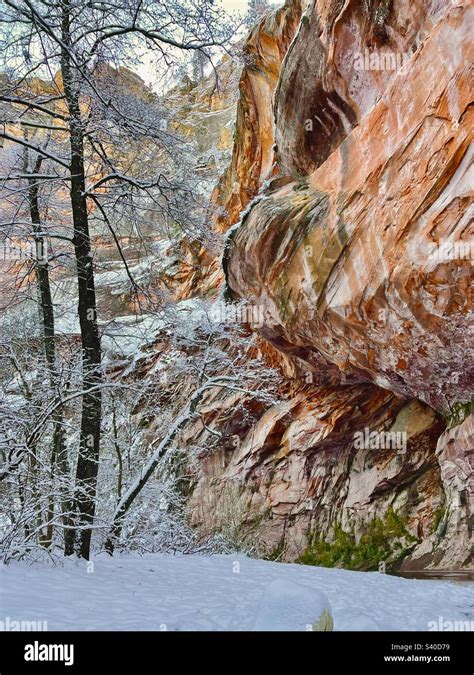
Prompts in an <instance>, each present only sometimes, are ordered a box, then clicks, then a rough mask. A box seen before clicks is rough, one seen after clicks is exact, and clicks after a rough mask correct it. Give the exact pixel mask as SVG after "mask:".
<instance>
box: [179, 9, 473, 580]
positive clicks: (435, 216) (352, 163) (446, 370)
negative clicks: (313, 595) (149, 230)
mask: <svg viewBox="0 0 474 675" xmlns="http://www.w3.org/2000/svg"><path fill="white" fill-rule="evenodd" d="M294 8H296V14H295V15H293V12H294ZM301 9H303V16H302V18H301V20H300V21H299V23H298V25H295V20H297V19H299V14H298V13H299V12H300V11H301ZM473 12H474V10H473V7H472V3H471V2H467V1H460V2H438V1H437V0H433V1H429V0H425V1H422V0H416V1H414V2H408V1H407V0H396V1H393V2H391V1H387V2H386V1H382V0H381V1H375V0H371V1H369V2H367V3H359V2H353V1H351V0H346V1H345V2H344V1H341V2H339V1H335V0H332V1H331V0H315V1H314V2H309V3H307V5H306V7H303V8H302V7H301V6H300V3H299V2H294V3H292V2H290V1H289V2H287V3H286V5H285V8H284V10H282V13H280V14H279V16H280V23H278V26H277V28H275V24H271V22H266V23H265V24H264V26H263V25H261V26H260V27H259V29H258V30H257V29H256V31H254V33H253V34H252V35H253V37H251V38H250V44H253V49H255V50H256V52H257V53H259V50H260V48H259V47H258V44H256V42H255V41H257V43H258V41H259V40H262V45H265V44H268V40H269V37H268V32H269V31H270V30H274V29H275V31H276V32H275V40H276V41H279V40H282V43H283V44H284V47H285V48H284V49H283V50H281V52H280V55H282V54H283V52H285V51H286V50H287V53H286V56H285V58H284V59H283V60H282V61H281V60H280V61H278V59H276V64H277V68H276V69H274V71H273V70H272V71H271V72H272V73H273V72H274V75H273V77H272V85H271V87H267V88H266V89H264V88H263V87H262V86H261V85H259V86H258V87H256V88H252V87H251V86H243V87H241V100H240V102H239V112H238V121H237V128H238V129H239V128H240V130H241V133H240V134H239V133H238V134H237V135H236V141H235V145H234V152H233V159H232V163H231V166H230V168H229V170H228V171H227V173H226V174H225V176H224V178H223V179H222V181H221V184H220V186H219V189H218V195H219V198H218V199H217V203H220V204H221V205H225V207H226V213H225V214H224V215H222V216H221V219H220V223H219V225H220V228H221V229H223V230H224V229H228V228H229V227H230V226H231V225H233V224H234V223H236V222H237V221H238V219H239V213H240V212H242V210H243V209H244V208H246V211H245V212H244V213H243V214H241V216H240V217H241V218H242V222H241V223H240V225H239V226H238V227H237V228H234V230H233V231H232V233H231V236H230V237H229V239H228V242H227V247H226V253H225V259H224V267H225V271H226V277H227V285H228V292H229V293H230V295H231V297H233V298H234V299H241V298H245V299H246V300H248V301H250V302H252V303H254V304H255V305H257V306H258V307H259V308H261V310H262V313H263V315H264V316H265V317H266V320H265V325H264V326H263V327H262V328H261V329H260V333H261V335H262V336H263V338H265V339H266V340H268V341H269V342H271V343H272V344H273V346H274V347H275V349H274V350H273V352H272V349H270V348H269V349H268V350H267V351H268V354H267V356H268V359H269V360H270V362H273V363H279V365H280V366H282V367H283V370H284V371H286V374H287V377H288V378H290V379H289V380H288V382H290V380H291V381H292V383H293V384H292V385H291V392H290V393H287V396H286V398H285V401H284V403H282V404H281V405H279V406H276V407H273V408H270V409H269V410H266V411H261V412H260V413H259V415H257V419H254V420H252V421H251V422H250V423H249V422H248V421H244V420H240V422H239V419H238V418H237V417H236V415H235V403H236V402H235V399H228V398H226V397H225V396H218V397H216V399H215V400H214V401H213V402H212V403H211V402H210V403H209V407H208V408H207V409H204V411H203V414H204V417H205V418H206V419H207V420H208V423H209V424H211V425H212V424H213V423H216V424H217V426H219V428H223V429H224V430H226V431H227V432H229V433H231V434H234V435H235V436H237V437H238V442H237V446H232V445H231V446H229V447H225V448H224V447H222V448H221V449H220V450H219V451H217V452H213V453H210V454H209V455H208V456H203V457H202V458H201V469H200V474H199V475H198V477H197V478H196V481H195V485H194V491H193V493H192V496H191V500H190V504H189V506H190V512H191V515H192V520H193V522H194V524H196V525H199V526H200V527H202V528H204V529H208V530H212V529H216V528H217V529H219V528H224V527H225V526H226V523H228V520H229V518H230V516H229V514H232V516H231V520H232V521H233V522H234V524H235V522H239V523H240V526H241V528H242V531H245V532H246V533H248V534H250V535H251V533H252V532H254V533H258V537H257V539H258V542H259V545H261V549H262V550H264V551H266V552H267V553H268V552H273V553H275V551H276V552H277V553H278V555H279V556H281V557H283V558H286V559H295V558H297V557H298V556H300V555H301V554H302V553H303V552H304V550H305V549H306V547H307V546H308V541H309V540H310V537H311V536H312V535H314V533H317V534H318V536H319V537H321V538H323V539H327V540H329V541H331V538H333V537H334V532H335V528H336V527H339V528H341V527H342V528H343V529H344V530H346V531H349V530H351V529H352V530H354V531H355V534H356V536H357V537H360V536H362V535H363V534H364V533H365V532H366V531H367V527H368V524H369V523H370V522H371V521H373V519H374V518H375V517H378V518H380V517H383V515H384V514H386V513H387V511H388V509H389V507H391V508H392V509H394V510H395V512H397V513H399V514H402V516H403V517H404V518H405V519H406V520H405V522H406V523H407V527H408V530H409V533H410V535H411V540H410V542H411V543H410V544H409V549H410V552H409V555H408V556H406V553H407V552H406V551H405V556H406V557H405V561H404V563H403V564H404V566H405V567H406V568H413V567H417V566H418V567H422V568H429V567H431V568H437V569H440V568H442V569H457V568H461V567H463V568H465V567H466V566H467V567H471V565H472V559H471V557H470V551H471V545H472V541H471V534H472V497H473V481H472V447H473V445H474V444H473V441H472V417H467V418H466V419H465V420H464V421H463V422H462V426H460V425H459V424H458V425H457V426H454V427H453V428H452V429H450V430H449V431H444V430H445V429H446V424H447V422H446V419H447V418H448V417H449V415H450V413H451V412H452V410H453V408H454V409H457V408H459V406H461V407H462V406H463V405H464V404H467V402H468V401H469V400H470V399H471V398H472V396H473V393H474V371H473V362H474V360H473V358H472V356H473V351H472V342H473V341H472V281H471V275H472V257H473V256H472V255H471V241H472V238H473V234H474V233H473V229H472V222H471V221H472V145H471V143H472V128H473V124H472V74H471V73H470V64H471V63H472V57H473V54H472V40H471V39H470V33H471V30H472V25H473V21H474V17H473ZM282 17H286V18H287V19H288V21H289V24H288V25H291V31H290V32H291V33H293V34H294V37H293V39H291V37H290V33H289V32H286V33H285V32H284V31H283V32H282V31H281V26H282V23H281V20H282ZM272 26H273V28H271V27H272ZM262 31H263V32H262ZM283 36H284V37H283ZM270 43H271V44H272V50H273V51H272V53H274V54H276V50H275V44H274V42H272V41H271V39H270ZM373 54H375V55H376V56H377V58H379V63H380V58H381V56H382V55H384V58H385V59H388V61H384V63H390V58H391V56H390V55H391V54H393V55H395V56H396V55H397V54H398V55H403V60H402V62H401V63H398V62H397V65H396V67H395V68H391V67H389V68H385V69H383V68H382V69H380V68H378V69H374V68H371V67H369V68H367V67H366V66H367V61H365V62H364V65H363V67H362V69H361V68H359V67H356V65H355V61H356V58H359V57H361V55H362V58H364V59H367V58H371V55H373ZM278 69H280V71H281V72H280V73H278ZM258 77H259V78H261V77H262V74H261V73H260V72H259V73H258ZM245 78H247V80H246V81H247V83H248V82H249V81H250V79H249V78H251V75H250V73H249V72H248V71H247V72H245V71H244V75H243V80H244V81H245ZM277 79H278V83H277V82H276V80H277ZM272 91H274V101H273V102H272V100H271V99H272V96H271V92H272ZM272 106H273V107H272ZM271 110H273V113H274V116H275V125H274V127H273V132H270V131H269V128H270V127H269V125H268V124H267V121H268V120H269V118H270V112H271ZM274 140H276V146H277V147H276V148H274V150H273V151H272V152H270V148H271V146H272V144H273V141H274ZM262 158H265V159H262ZM269 176H272V177H273V180H272V181H271V183H270V184H263V185H262V183H263V179H265V178H268V177H269ZM232 186H234V189H232ZM259 188H260V190H259ZM257 192H259V194H258V197H257V198H255V199H254V200H253V201H252V202H251V199H252V198H253V197H255V195H256V194H257ZM278 354H279V356H277V355H278ZM305 382H306V383H307V382H311V383H312V384H305ZM466 410H467V405H466ZM365 429H369V430H370V431H374V432H384V431H390V430H391V431H394V432H396V431H403V433H405V434H406V436H405V438H406V441H407V443H406V447H405V448H404V449H400V448H399V447H398V448H397V447H393V446H392V447H388V448H381V447H373V448H371V447H356V444H355V434H357V433H358V432H363V431H364V430H365ZM188 433H189V434H190V436H189V438H197V439H198V440H199V441H200V442H201V443H205V441H206V433H207V432H206V431H203V429H202V426H196V427H194V428H192V429H189V431H188ZM458 504H460V506H459V508H458V507H457V506H456V505H458ZM250 538H251V537H250Z"/></svg>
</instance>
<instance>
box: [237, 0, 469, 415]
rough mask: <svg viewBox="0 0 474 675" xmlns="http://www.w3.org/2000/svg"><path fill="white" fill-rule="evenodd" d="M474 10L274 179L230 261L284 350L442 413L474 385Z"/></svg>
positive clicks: (437, 34) (438, 28)
mask: <svg viewBox="0 0 474 675" xmlns="http://www.w3.org/2000/svg"><path fill="white" fill-rule="evenodd" d="M473 13H474V9H473V8H472V7H471V6H468V4H467V3H463V4H462V5H461V6H459V7H450V9H449V11H447V14H446V16H445V17H444V18H443V20H440V21H438V23H436V24H435V26H434V27H433V29H432V31H431V32H430V34H429V35H428V36H427V38H426V40H425V41H424V42H423V44H422V47H420V48H419V49H418V50H417V51H416V52H415V53H414V54H413V56H412V57H411V59H410V61H409V62H408V63H407V64H406V65H405V66H404V67H403V68H402V70H400V71H399V72H398V73H397V74H396V75H394V76H393V77H392V79H391V80H390V82H389V86H388V89H387V91H386V92H385V94H384V95H383V97H382V98H381V99H380V101H379V102H378V103H377V104H376V105H375V107H374V108H373V109H372V110H371V111H370V112H369V113H368V114H367V115H366V116H365V117H364V118H363V119H362V120H361V122H360V123H359V125H358V126H357V128H355V129H354V130H353V131H352V132H351V133H349V134H348V135H347V136H346V138H345V139H344V141H343V142H342V143H340V144H339V145H338V147H337V149H336V150H334V151H333V152H332V153H331V154H330V155H329V156H328V158H327V159H326V161H325V162H324V163H323V164H322V165H321V166H319V168H317V169H316V170H315V171H313V172H311V173H310V174H308V175H307V176H305V177H303V178H301V179H299V180H297V181H291V182H288V181H282V180H281V179H277V180H275V181H274V183H273V185H272V186H271V187H270V188H269V189H268V190H267V191H266V193H265V195H264V196H263V198H261V200H260V201H259V202H258V203H257V204H255V206H254V207H253V208H252V209H251V211H250V213H249V214H248V215H247V216H246V218H245V219H244V222H243V224H242V226H241V227H240V229H239V230H238V231H237V233H236V234H235V236H234V238H233V243H232V248H231V253H230V256H229V259H228V265H227V274H228V285H229V287H230V289H231V291H232V293H233V295H234V296H238V297H246V298H251V299H252V300H253V302H254V303H256V304H257V305H262V306H263V307H264V308H265V311H266V314H267V315H268V317H269V320H268V326H267V327H266V329H265V336H266V337H268V338H270V339H272V338H274V339H275V344H277V345H278V344H280V343H281V342H282V340H283V341H284V342H285V344H288V345H295V346H297V347H298V348H300V350H301V351H302V352H303V350H307V351H314V352H317V353H318V354H319V355H322V356H323V357H324V358H325V359H326V360H327V361H329V362H331V363H333V364H335V365H337V367H338V368H339V370H340V371H341V372H342V373H346V374H347V375H351V376H353V377H354V376H356V377H359V378H360V379H361V380H364V379H366V380H371V381H373V382H375V383H376V384H378V385H379V386H382V387H384V388H387V389H390V390H391V391H393V392H395V393H398V394H400V395H403V396H409V397H416V398H419V399H421V400H424V401H425V402H426V403H428V404H429V405H431V406H432V407H434V408H436V409H438V410H441V411H444V412H447V411H449V409H450V407H451V406H452V405H453V404H455V403H458V402H466V401H469V400H470V399H471V397H472V394H473V392H474V370H473V369H474V359H473V358H472V356H473V351H472V315H471V312H472V306H473V303H472V287H471V283H470V276H471V272H472V260H471V256H470V242H471V240H472V237H473V234H474V232H473V228H472V222H471V220H470V213H472V205H471V196H472V148H470V143H471V141H472V108H470V107H469V105H470V103H471V101H472V92H471V90H470V80H469V73H468V67H469V66H468V64H469V63H471V62H472V49H471V48H470V45H471V42H470V39H469V35H470V27H471V26H472V21H473ZM453 44H456V45H457V47H458V48H457V49H456V50H453V49H452V45H453ZM295 50H296V46H294V47H293V49H292V52H291V55H293V54H294V53H295ZM284 72H285V71H284ZM304 72H305V71H304V70H303V74H304ZM303 87H304V81H303V82H297V81H293V89H294V90H298V89H300V88H303ZM290 133H291V132H290ZM335 133H336V132H335ZM337 133H339V132H337ZM331 138H332V140H333V142H334V143H336V142H337V134H336V136H332V137H331ZM317 139H318V136H317V135H316V136H315V142H317ZM282 182H283V183H284V184H283V185H282ZM447 244H451V246H452V248H453V250H454V251H457V253H455V254H454V255H453V256H451V257H452V259H450V257H447V258H446V259H445V255H444V254H443V253H442V251H443V246H446V245H447Z"/></svg>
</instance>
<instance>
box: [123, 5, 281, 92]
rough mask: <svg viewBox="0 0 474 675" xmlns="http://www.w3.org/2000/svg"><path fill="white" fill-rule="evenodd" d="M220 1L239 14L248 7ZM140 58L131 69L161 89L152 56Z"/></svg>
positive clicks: (143, 53) (154, 86) (149, 84)
mask: <svg viewBox="0 0 474 675" xmlns="http://www.w3.org/2000/svg"><path fill="white" fill-rule="evenodd" d="M269 2H270V4H272V5H274V6H275V7H279V6H281V5H283V0H269ZM220 3H221V4H222V6H223V7H224V8H225V9H226V10H227V11H228V12H240V13H241V14H245V12H246V11H247V7H248V0H220ZM140 59H141V63H140V64H134V65H132V66H131V67H132V70H134V71H135V72H136V73H138V75H140V76H141V77H142V78H143V80H144V81H145V84H147V85H148V86H150V87H151V88H152V89H154V90H155V91H160V90H161V91H162V86H163V85H159V83H158V79H157V75H156V73H157V69H156V66H155V65H154V58H153V56H152V55H151V54H150V55H149V54H148V53H147V52H146V51H145V52H142V54H141V57H140Z"/></svg>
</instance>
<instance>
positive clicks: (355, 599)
mask: <svg viewBox="0 0 474 675" xmlns="http://www.w3.org/2000/svg"><path fill="white" fill-rule="evenodd" d="M282 589H283V590H282ZM305 589H306V596H304V591H305ZM278 597H280V598H281V601H280V606H279V603H278ZM304 598H306V599H304ZM313 599H315V600H314V602H315V607H314V610H315V614H317V613H318V610H319V609H320V607H321V605H322V604H323V605H324V601H325V600H326V599H327V601H329V606H330V608H331V612H332V616H333V618H334V629H335V630H422V631H425V630H429V629H430V622H436V624H438V622H439V621H440V620H441V622H443V621H463V622H465V621H470V622H471V623H470V626H471V627H473V626H474V584H471V583H464V584H456V583H452V582H447V581H425V580H423V581H421V580H408V579H401V578H397V577H393V576H388V575H383V574H379V573H377V572H374V573H366V572H350V571H346V570H339V569H325V568H317V567H307V566H303V565H293V564H283V563H274V562H267V561H263V560H254V559H250V558H246V557H245V556H242V555H218V556H204V555H189V556H173V555H164V554H155V555H145V556H142V557H140V556H132V555H127V556H116V557H114V558H113V559H112V558H110V557H109V556H107V555H105V554H101V555H100V556H98V557H97V558H95V560H94V561H93V565H91V564H90V563H89V564H88V563H86V562H85V561H81V562H77V561H73V560H66V561H65V564H64V566H62V567H47V566H44V565H27V564H25V563H19V562H12V563H11V564H10V565H9V566H1V567H0V617H1V618H2V620H4V618H6V617H9V619H10V621H14V620H15V621H21V620H23V621H34V620H36V621H47V622H48V630H74V629H76V630H106V629H110V630H170V631H171V630H182V631H185V630H252V629H255V628H264V629H266V630H268V629H270V628H271V627H272V626H271V625H270V624H271V616H272V615H273V616H274V620H275V627H277V628H279V629H280V630H308V628H307V624H308V623H309V624H311V622H312V621H314V620H315V619H316V618H317V617H316V616H312V617H310V616H309V614H311V613H312V602H313ZM303 600H304V601H303ZM267 605H268V606H267ZM270 605H271V607H270ZM267 610H268V611H267ZM270 610H271V611H270ZM262 617H263V619H262ZM269 617H270V618H269ZM262 621H263V623H262ZM269 622H270V623H269Z"/></svg>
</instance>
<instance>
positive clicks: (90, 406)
mask: <svg viewBox="0 0 474 675" xmlns="http://www.w3.org/2000/svg"><path fill="white" fill-rule="evenodd" d="M70 14H71V2H70V0H63V4H62V23H61V34H62V46H61V74H62V79H63V85H64V94H65V98H66V103H67V106H68V111H69V117H70V120H69V138H70V148H71V160H70V171H71V182H70V199H71V208H72V220H73V226H74V236H73V245H74V252H75V257H76V266H77V281H78V315H79V325H80V330H81V346H82V382H83V389H84V391H86V390H88V389H90V388H91V387H97V385H100V384H101V382H102V370H101V344H100V335H99V328H98V324H97V303H96V292H95V284H94V268H93V261H92V252H91V242H90V235H89V219H88V214H87V201H86V196H85V170H84V126H83V120H82V113H81V109H80V104H79V87H78V86H77V85H78V82H77V79H76V78H80V77H81V75H80V73H79V72H78V70H77V68H76V66H75V64H74V62H73V59H72V40H71V33H70ZM101 403H102V399H101V391H100V387H97V388H96V389H93V391H90V392H88V393H85V394H84V395H83V397H82V415H81V430H80V440H79V456H78V460H77V468H76V483H75V499H74V501H75V506H74V510H75V512H76V516H75V523H74V524H75V525H76V526H77V529H72V530H67V532H68V533H69V534H68V535H67V537H66V545H65V553H66V555H70V554H72V553H74V552H75V553H77V554H78V555H79V556H81V557H83V558H86V559H89V557H90V547H91V535H92V530H91V529H90V528H88V527H87V526H88V525H92V523H93V520H94V515H95V497H96V491H97V474H98V468H99V449H100V427H101Z"/></svg>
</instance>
